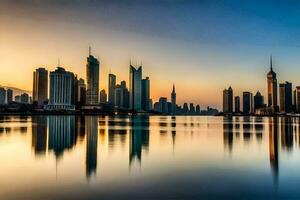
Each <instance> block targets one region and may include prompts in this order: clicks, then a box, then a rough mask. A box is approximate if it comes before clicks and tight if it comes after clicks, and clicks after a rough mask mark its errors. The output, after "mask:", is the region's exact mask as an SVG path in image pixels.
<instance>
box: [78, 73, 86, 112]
mask: <svg viewBox="0 0 300 200" xmlns="http://www.w3.org/2000/svg"><path fill="white" fill-rule="evenodd" d="M77 93H78V94H77V106H83V105H85V104H86V85H85V83H84V80H83V79H82V78H80V79H79V80H78V91H77Z"/></svg>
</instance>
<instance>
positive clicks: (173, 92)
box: [171, 84, 177, 114]
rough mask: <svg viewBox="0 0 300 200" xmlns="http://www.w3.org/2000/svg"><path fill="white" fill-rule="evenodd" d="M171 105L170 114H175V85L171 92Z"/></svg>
mask: <svg viewBox="0 0 300 200" xmlns="http://www.w3.org/2000/svg"><path fill="white" fill-rule="evenodd" d="M171 103H172V114H176V111H177V110H176V92H175V85H174V84H173V90H172V93H171Z"/></svg>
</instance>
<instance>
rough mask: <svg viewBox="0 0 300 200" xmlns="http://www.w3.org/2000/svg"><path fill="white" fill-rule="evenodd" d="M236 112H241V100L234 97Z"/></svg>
mask: <svg viewBox="0 0 300 200" xmlns="http://www.w3.org/2000/svg"><path fill="white" fill-rule="evenodd" d="M234 112H236V113H239V112H241V99H240V97H239V96H235V97H234Z"/></svg>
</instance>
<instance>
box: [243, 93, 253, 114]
mask: <svg viewBox="0 0 300 200" xmlns="http://www.w3.org/2000/svg"><path fill="white" fill-rule="evenodd" d="M243 113H244V114H251V113H253V95H252V93H251V92H243Z"/></svg>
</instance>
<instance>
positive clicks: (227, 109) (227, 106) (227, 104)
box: [223, 86, 233, 113]
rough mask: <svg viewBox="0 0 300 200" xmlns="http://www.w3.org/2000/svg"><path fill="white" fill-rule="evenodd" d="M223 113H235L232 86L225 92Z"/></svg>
mask: <svg viewBox="0 0 300 200" xmlns="http://www.w3.org/2000/svg"><path fill="white" fill-rule="evenodd" d="M223 112H224V113H232V112H233V92H232V88H231V86H230V87H229V88H228V89H225V90H223Z"/></svg>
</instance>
